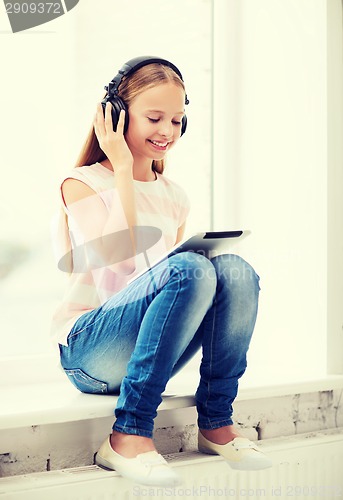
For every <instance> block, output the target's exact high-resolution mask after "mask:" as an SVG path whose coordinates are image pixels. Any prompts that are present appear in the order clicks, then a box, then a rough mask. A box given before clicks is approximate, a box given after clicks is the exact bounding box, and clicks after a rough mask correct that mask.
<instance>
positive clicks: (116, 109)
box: [101, 96, 129, 134]
mask: <svg viewBox="0 0 343 500" xmlns="http://www.w3.org/2000/svg"><path fill="white" fill-rule="evenodd" d="M107 102H110V103H111V104H112V107H111V114H112V123H113V130H114V132H116V131H117V125H118V121H119V114H120V111H121V110H122V109H123V110H124V111H125V123H124V134H125V133H126V132H127V129H128V126H129V113H128V111H127V107H126V104H125V103H124V101H123V100H122V99H121V98H120V97H118V96H117V97H114V98H113V99H109V98H108V96H106V98H105V99H104V100H103V101H101V105H102V108H103V110H104V115H105V106H106V103H107Z"/></svg>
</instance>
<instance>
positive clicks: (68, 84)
mask: <svg viewBox="0 0 343 500" xmlns="http://www.w3.org/2000/svg"><path fill="white" fill-rule="evenodd" d="M116 5H120V9H119V8H116V7H115V6H116ZM1 23H2V24H1V27H0V29H2V30H3V34H2V36H1V38H0V45H1V47H0V48H1V55H2V56H1V58H2V77H1V83H0V85H1V92H0V102H1V132H2V133H1V136H2V139H3V141H2V148H1V174H2V179H1V180H2V193H1V199H0V207H1V211H0V220H1V233H0V297H1V315H0V331H1V339H2V343H1V344H2V345H1V356H2V357H6V356H21V355H32V354H41V353H46V352H50V351H51V349H52V346H51V344H50V340H49V328H50V318H51V315H52V313H53V311H54V309H55V307H56V305H57V303H58V300H59V299H60V297H61V294H62V290H63V276H62V273H61V276H60V275H59V272H58V271H57V270H56V268H55V263H54V260H53V255H52V249H51V243H50V221H51V218H52V216H53V214H54V212H55V210H56V207H57V205H58V186H59V180H60V179H61V178H62V177H63V176H64V175H65V174H66V173H68V171H69V170H70V169H71V168H72V167H73V166H74V163H75V161H76V158H77V156H78V154H79V151H80V149H81V146H82V144H83V141H84V139H85V137H86V135H87V133H88V130H89V128H90V126H91V124H92V121H93V116H94V113H95V108H96V104H97V102H99V101H100V100H101V98H102V96H103V93H104V90H103V87H104V85H105V84H107V83H108V82H109V81H110V80H111V79H112V78H113V76H115V74H116V73H117V70H118V69H119V68H120V67H121V66H122V64H123V63H124V62H125V61H126V60H128V59H131V58H132V57H135V56H138V55H156V56H160V57H163V58H166V59H169V60H171V61H172V62H173V63H174V64H175V65H176V66H178V67H179V69H180V71H181V72H182V74H183V77H184V80H185V82H186V85H187V93H188V96H189V99H190V105H189V106H188V107H187V109H186V112H187V116H188V129H187V132H186V134H185V136H184V137H183V138H182V140H181V141H180V143H179V144H178V147H177V149H175V151H174V152H171V154H170V157H169V159H168V160H169V161H168V164H167V169H166V175H168V176H170V177H171V178H173V179H174V180H176V181H177V182H179V183H180V184H182V185H183V186H184V188H185V190H186V191H187V192H188V194H189V197H190V199H191V204H192V211H191V214H190V218H189V223H188V231H190V230H193V229H196V228H199V227H200V226H204V225H205V226H208V224H209V223H210V157H211V152H210V127H209V126H208V124H209V123H210V113H211V109H210V97H211V92H210V91H211V89H210V82H211V77H210V75H211V71H210V70H211V2H210V0H186V1H185V0H173V1H172V2H171V1H170V0H149V1H148V2H146V1H144V2H141V1H139V0H130V1H125V2H124V1H123V2H113V0H101V2H96V3H95V2H94V1H93V0H82V1H81V2H79V4H78V5H77V6H76V7H75V8H74V9H73V10H72V11H70V12H69V13H68V14H67V15H64V16H61V17H60V18H58V19H55V20H54V21H51V22H50V23H48V24H45V25H42V26H38V27H36V28H34V29H32V30H28V31H23V32H21V33H17V34H12V33H11V32H10V31H9V24H6V23H7V20H6V19H3V20H2V21H1ZM4 32H5V33H4ZM206 124H207V125H206ZM194 183H195V185H196V189H194Z"/></svg>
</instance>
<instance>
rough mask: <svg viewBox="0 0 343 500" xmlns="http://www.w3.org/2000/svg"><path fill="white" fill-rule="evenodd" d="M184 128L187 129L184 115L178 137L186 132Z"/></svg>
mask: <svg viewBox="0 0 343 500" xmlns="http://www.w3.org/2000/svg"><path fill="white" fill-rule="evenodd" d="M186 128H187V116H186V115H184V116H183V117H182V125H181V135H180V137H181V136H182V135H183V134H184V133H185V132H186Z"/></svg>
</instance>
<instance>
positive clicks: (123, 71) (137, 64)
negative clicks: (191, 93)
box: [105, 56, 189, 104]
mask: <svg viewBox="0 0 343 500" xmlns="http://www.w3.org/2000/svg"><path fill="white" fill-rule="evenodd" d="M154 63H156V64H163V65H164V66H168V67H169V68H171V69H172V70H173V71H174V72H175V73H176V74H177V75H178V76H179V77H180V79H181V80H182V81H183V78H182V74H181V72H180V70H179V69H178V68H177V67H176V66H175V65H174V64H173V63H171V62H170V61H167V60H166V59H161V58H160V57H154V56H140V57H134V58H133V59H130V60H129V61H127V62H126V63H125V64H123V66H122V67H121V68H120V70H119V71H118V73H117V75H116V76H115V77H114V78H113V79H112V80H111V81H110V83H109V84H108V86H106V87H105V90H106V91H107V92H108V94H109V96H111V97H112V96H117V95H118V88H119V85H120V84H121V82H122V79H123V78H124V77H125V76H128V75H130V74H131V73H134V72H135V71H137V70H139V69H140V68H142V67H143V66H147V65H148V64H154ZM185 104H189V100H188V97H187V95H186V96H185Z"/></svg>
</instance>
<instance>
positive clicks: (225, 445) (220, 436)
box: [198, 425, 272, 470]
mask: <svg viewBox="0 0 343 500" xmlns="http://www.w3.org/2000/svg"><path fill="white" fill-rule="evenodd" d="M198 449H199V451H200V452H202V453H207V454H210V455H221V456H222V457H223V458H224V459H225V461H226V462H227V463H228V464H229V465H230V466H231V467H232V469H237V470H260V469H266V468H268V467H271V466H272V461H271V460H270V458H268V457H267V456H266V455H265V454H264V453H263V452H262V451H261V450H260V449H259V448H258V446H256V444H255V443H253V442H252V441H250V440H249V439H247V438H245V437H243V436H242V435H241V434H239V432H238V431H236V430H235V428H234V426H233V425H228V426H225V427H221V428H219V429H211V430H209V429H206V430H205V429H202V430H199V435H198Z"/></svg>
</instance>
